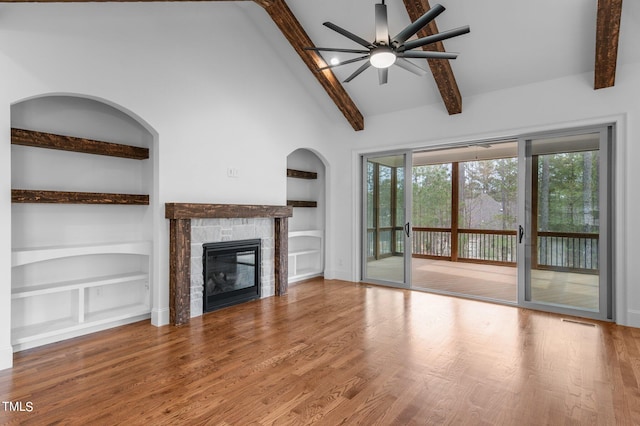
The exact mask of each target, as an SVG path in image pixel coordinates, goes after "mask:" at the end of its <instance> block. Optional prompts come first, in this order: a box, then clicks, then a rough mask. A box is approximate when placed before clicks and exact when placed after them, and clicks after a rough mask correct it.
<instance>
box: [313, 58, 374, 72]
mask: <svg viewBox="0 0 640 426" xmlns="http://www.w3.org/2000/svg"><path fill="white" fill-rule="evenodd" d="M365 59H369V55H365V56H360V57H359V58H355V59H349V60H348V61H342V62H340V63H337V64H335V65H327V66H326V67H322V68H318V71H324V70H326V69H329V68H335V67H339V66H342V65H347V64H352V63H354V62H359V61H364V60H365ZM367 63H368V62H367Z"/></svg>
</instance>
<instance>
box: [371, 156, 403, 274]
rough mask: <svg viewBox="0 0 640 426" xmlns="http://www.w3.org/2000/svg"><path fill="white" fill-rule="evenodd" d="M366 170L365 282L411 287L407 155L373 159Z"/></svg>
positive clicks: (372, 157)
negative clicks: (408, 251) (408, 250)
mask: <svg viewBox="0 0 640 426" xmlns="http://www.w3.org/2000/svg"><path fill="white" fill-rule="evenodd" d="M363 161H364V163H363V169H364V177H363V182H364V204H365V205H364V209H363V210H364V222H365V232H364V235H365V238H364V250H363V252H364V259H363V279H365V280H369V281H374V282H378V281H379V282H382V283H390V284H392V285H399V286H407V284H408V282H409V278H408V276H409V272H408V267H407V264H408V263H409V261H410V255H411V253H406V250H405V247H410V245H408V244H407V240H408V239H409V238H410V235H409V234H410V233H409V232H407V231H408V222H409V221H408V219H407V217H406V212H407V208H406V205H407V202H408V200H407V194H406V191H405V188H406V187H407V179H408V176H407V170H409V169H408V167H407V164H406V163H407V161H409V156H408V155H406V154H405V153H402V154H397V155H385V156H369V157H365V158H364V159H363Z"/></svg>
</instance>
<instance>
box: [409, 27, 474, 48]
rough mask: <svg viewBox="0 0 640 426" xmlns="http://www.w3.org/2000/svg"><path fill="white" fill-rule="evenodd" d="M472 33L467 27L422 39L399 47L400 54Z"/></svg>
mask: <svg viewBox="0 0 640 426" xmlns="http://www.w3.org/2000/svg"><path fill="white" fill-rule="evenodd" d="M470 31H471V30H470V29H469V26H468V25H466V26H464V27H460V28H456V29H453V30H448V31H443V32H441V33H438V34H434V35H430V36H428V37H422V38H419V39H417V40H411V41H408V42H406V43H405V44H403V45H402V46H400V47H398V52H404V51H405V50H411V49H415V48H416V47H422V46H426V45H427V44H431V43H435V42H438V41H442V40H446V39H449V38H453V37H457V36H459V35H462V34H467V33H468V32H470Z"/></svg>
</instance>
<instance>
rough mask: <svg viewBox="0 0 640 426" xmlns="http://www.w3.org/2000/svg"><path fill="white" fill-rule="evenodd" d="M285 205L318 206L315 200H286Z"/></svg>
mask: <svg viewBox="0 0 640 426" xmlns="http://www.w3.org/2000/svg"><path fill="white" fill-rule="evenodd" d="M287 206H291V207H318V202H317V201H300V200H287Z"/></svg>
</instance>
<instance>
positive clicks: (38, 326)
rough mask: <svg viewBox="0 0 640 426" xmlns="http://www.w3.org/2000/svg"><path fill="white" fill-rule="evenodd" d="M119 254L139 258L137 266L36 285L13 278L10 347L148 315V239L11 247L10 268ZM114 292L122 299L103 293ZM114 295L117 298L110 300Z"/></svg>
mask: <svg viewBox="0 0 640 426" xmlns="http://www.w3.org/2000/svg"><path fill="white" fill-rule="evenodd" d="M117 255H124V256H133V257H137V258H139V259H138V260H137V263H138V264H139V265H140V268H139V270H137V271H135V270H134V271H128V272H120V273H114V274H110V275H100V276H89V277H85V278H81V279H70V280H61V281H53V282H41V283H39V284H30V283H28V282H13V283H12V289H11V299H12V314H13V315H12V316H13V318H12V319H13V323H12V344H13V346H14V350H22V349H27V348H30V347H33V346H39V345H40V344H44V343H49V342H52V341H58V340H61V339H62V338H64V337H70V336H75V335H80V334H85V332H88V331H92V330H97V329H102V328H105V326H113V325H117V324H120V323H126V322H128V320H131V319H138V318H144V317H146V316H147V314H149V312H150V304H149V300H150V299H149V270H150V267H149V259H150V258H151V243H150V242H148V241H139V242H122V243H107V244H95V245H78V246H58V247H38V248H28V249H16V250H13V251H12V256H11V266H12V267H14V268H19V267H29V266H34V265H36V264H38V263H39V262H45V263H46V262H56V261H62V260H64V259H70V258H80V257H83V256H117ZM114 292H117V293H120V294H126V295H127V297H126V298H125V299H124V300H125V302H124V303H123V302H122V300H123V299H122V298H121V297H118V298H106V297H104V296H105V293H114ZM107 300H109V301H107ZM114 300H117V301H118V302H117V303H114V302H113V301H114Z"/></svg>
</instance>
